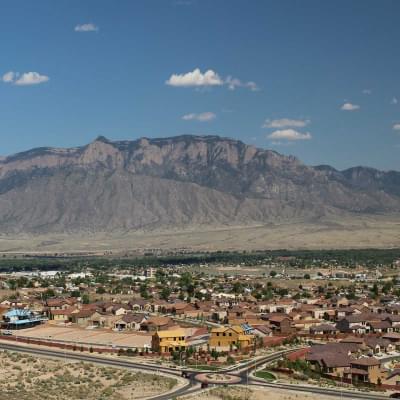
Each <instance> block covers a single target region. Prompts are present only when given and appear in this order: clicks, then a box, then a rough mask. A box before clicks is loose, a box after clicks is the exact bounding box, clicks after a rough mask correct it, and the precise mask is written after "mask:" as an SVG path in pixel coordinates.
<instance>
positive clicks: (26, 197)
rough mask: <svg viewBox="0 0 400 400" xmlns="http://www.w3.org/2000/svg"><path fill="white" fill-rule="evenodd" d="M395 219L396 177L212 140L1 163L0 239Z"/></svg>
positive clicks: (399, 194) (163, 141)
mask: <svg viewBox="0 0 400 400" xmlns="http://www.w3.org/2000/svg"><path fill="white" fill-rule="evenodd" d="M399 211H400V173H399V172H396V171H388V172H383V171H378V170H375V169H372V168H364V167H355V168H350V169H347V170H345V171H337V170H335V169H334V168H332V167H329V166H317V167H311V166H306V165H304V164H303V163H301V162H300V161H299V160H298V159H297V158H295V157H293V156H285V155H281V154H279V153H277V152H275V151H271V150H264V149H260V148H256V147H254V146H250V145H246V144H244V143H243V142H241V141H238V140H234V139H229V138H221V137H218V136H189V135H184V136H177V137H172V138H160V139H149V138H141V139H138V140H134V141H109V140H108V139H106V138H104V137H98V138H97V139H96V140H94V141H93V142H92V143H90V144H88V145H86V146H83V147H76V148H71V149H56V148H38V149H33V150H29V151H26V152H23V153H19V154H16V155H13V156H9V157H5V158H3V159H0V229H1V231H2V232H5V233H21V232H28V233H48V232H81V231H127V230H137V229H163V228H165V229H167V228H168V227H188V226H189V227H190V226H193V227H195V226H199V225H202V226H208V225H210V226H221V225H224V226H225V225H249V224H268V223H275V222H279V221H288V220H289V221H290V220H318V219H320V218H324V217H326V216H330V217H335V216H337V217H341V216H345V215H346V214H358V213H362V214H385V213H399Z"/></svg>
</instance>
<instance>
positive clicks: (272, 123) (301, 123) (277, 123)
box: [262, 118, 310, 129]
mask: <svg viewBox="0 0 400 400" xmlns="http://www.w3.org/2000/svg"><path fill="white" fill-rule="evenodd" d="M309 123H310V120H308V119H307V120H304V119H290V118H281V119H273V120H270V119H266V120H265V121H264V124H263V126H262V128H278V129H280V128H288V127H292V128H304V127H305V126H307V125H308V124H309Z"/></svg>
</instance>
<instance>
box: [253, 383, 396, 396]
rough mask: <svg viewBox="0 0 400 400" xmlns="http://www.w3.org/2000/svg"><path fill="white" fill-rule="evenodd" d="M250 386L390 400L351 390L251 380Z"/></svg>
mask: <svg viewBox="0 0 400 400" xmlns="http://www.w3.org/2000/svg"><path fill="white" fill-rule="evenodd" d="M249 385H250V386H256V387H257V386H258V387H268V388H272V389H284V390H292V391H293V390H294V391H296V392H305V393H315V394H321V395H325V396H335V397H336V398H346V399H362V400H388V399H389V397H388V396H384V395H379V394H371V393H367V392H352V391H349V390H339V389H326V388H319V387H315V386H305V385H297V384H296V385H289V384H285V383H259V382H257V381H254V380H252V379H250V381H249Z"/></svg>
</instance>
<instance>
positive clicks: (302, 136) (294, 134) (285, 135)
mask: <svg viewBox="0 0 400 400" xmlns="http://www.w3.org/2000/svg"><path fill="white" fill-rule="evenodd" d="M268 138H269V139H274V140H309V139H311V138H312V136H311V133H309V132H305V133H302V132H298V131H296V130H294V129H279V130H276V131H274V132H272V133H271V134H270V135H268Z"/></svg>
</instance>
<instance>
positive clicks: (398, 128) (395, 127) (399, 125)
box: [393, 123, 400, 131]
mask: <svg viewBox="0 0 400 400" xmlns="http://www.w3.org/2000/svg"><path fill="white" fill-rule="evenodd" d="M393 129H394V130H395V131H400V123H399V124H394V125H393Z"/></svg>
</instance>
